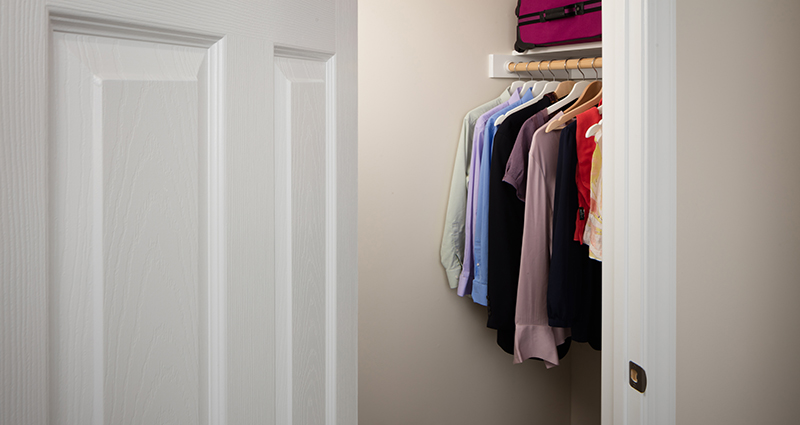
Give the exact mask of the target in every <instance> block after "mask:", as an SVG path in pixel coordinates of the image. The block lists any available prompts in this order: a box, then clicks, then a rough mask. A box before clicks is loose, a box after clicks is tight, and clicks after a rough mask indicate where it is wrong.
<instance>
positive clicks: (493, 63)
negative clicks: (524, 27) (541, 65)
mask: <svg viewBox="0 0 800 425" xmlns="http://www.w3.org/2000/svg"><path fill="white" fill-rule="evenodd" d="M602 46H603V42H602V41H595V42H591V43H581V44H570V45H566V46H555V47H540V48H536V49H531V50H527V51H525V52H523V53H520V52H516V51H515V52H512V53H511V54H507V55H502V54H500V55H496V54H492V55H489V78H518V75H517V74H516V73H513V72H508V63H509V62H530V61H540V60H550V59H578V58H589V57H597V56H602V55H603V47H602ZM530 71H531V74H533V75H534V76H536V75H537V72H536V70H535V69H531V70H530ZM542 71H544V74H545V76H547V77H549V76H550V73H549V72H547V71H545V70H542ZM552 71H553V74H555V75H556V78H567V77H568V76H569V77H580V76H581V74H580V72H579V71H572V72H571V73H569V75H568V74H567V73H565V72H564V71H563V70H556V69H553V70H552ZM598 71H600V77H602V75H603V72H602V70H598ZM583 72H584V73H585V74H586V76H587V77H589V78H590V77H593V76H594V71H592V70H588V71H583ZM523 77H524V73H523Z"/></svg>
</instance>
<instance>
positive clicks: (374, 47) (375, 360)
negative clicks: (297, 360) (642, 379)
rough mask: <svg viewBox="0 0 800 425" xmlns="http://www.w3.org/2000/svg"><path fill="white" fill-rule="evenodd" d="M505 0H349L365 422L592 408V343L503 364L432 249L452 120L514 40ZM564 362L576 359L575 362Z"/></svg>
mask: <svg viewBox="0 0 800 425" xmlns="http://www.w3.org/2000/svg"><path fill="white" fill-rule="evenodd" d="M515 5H516V0H502V1H484V0H448V1H430V0H406V1H402V2H397V1H388V0H382V1H381V0H362V1H360V2H359V419H360V423H362V424H364V425H379V424H385V425H395V424H396V425H408V424H421V425H427V424H431V425H434V424H435V425H439V424H459V425H471V424H475V425H478V424H480V425H486V424H494V423H517V424H523V423H525V424H527V423H532V422H533V421H534V420H536V421H537V423H548V424H552V425H558V424H569V423H570V417H571V416H572V417H576V418H584V417H586V416H595V417H597V416H598V412H599V360H598V359H599V356H598V355H597V353H595V352H591V350H588V349H580V348H579V349H577V350H574V351H573V353H571V354H570V356H568V359H567V360H566V361H565V362H564V363H563V364H562V366H561V367H558V368H555V369H552V370H549V371H548V370H546V369H545V367H544V365H543V364H542V363H539V362H534V361H530V362H526V363H525V364H522V365H513V364H512V358H511V356H509V355H508V354H505V353H504V352H503V351H502V350H501V349H500V348H499V347H498V346H497V344H496V342H495V332H494V331H490V330H489V329H487V328H486V311H485V309H484V308H483V307H480V306H478V305H475V304H473V303H472V301H471V300H469V299H466V298H459V297H457V296H456V294H455V292H454V291H453V290H451V289H449V287H448V285H447V280H446V277H445V273H444V270H443V268H442V266H441V265H440V263H439V245H440V243H441V237H442V229H443V224H444V216H445V208H446V203H447V197H448V192H449V185H450V177H451V172H452V166H453V160H454V155H455V150H456V142H457V139H458V132H459V130H460V126H461V120H462V118H463V116H464V114H465V113H466V112H467V111H469V110H470V109H472V108H473V107H475V106H477V105H479V104H481V103H484V102H486V101H487V100H489V99H491V98H493V97H496V96H497V95H499V94H500V91H501V90H502V89H503V88H505V87H506V85H507V84H508V81H497V80H490V79H489V78H488V77H487V72H488V65H487V61H488V54H489V53H501V52H509V51H511V50H512V49H513V43H514V7H515ZM581 348H585V347H581ZM581 359H586V360H585V361H584V360H581ZM592 362H596V363H597V365H596V366H594V367H593V366H591V365H592ZM573 363H580V365H581V367H579V368H576V372H575V373H573V371H572V367H571V365H572V364H573ZM572 382H575V383H576V385H574V387H575V388H576V396H575V397H574V400H575V401H574V403H571V399H572V397H571V396H572V391H573V385H572ZM538 421H542V422H538ZM584 423H585V422H584Z"/></svg>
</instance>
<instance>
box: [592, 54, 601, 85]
mask: <svg viewBox="0 0 800 425" xmlns="http://www.w3.org/2000/svg"><path fill="white" fill-rule="evenodd" d="M596 60H597V58H596V57H594V58H592V70H593V71H594V79H595V80H599V79H600V73H599V72H597V68H595V67H594V61H596Z"/></svg>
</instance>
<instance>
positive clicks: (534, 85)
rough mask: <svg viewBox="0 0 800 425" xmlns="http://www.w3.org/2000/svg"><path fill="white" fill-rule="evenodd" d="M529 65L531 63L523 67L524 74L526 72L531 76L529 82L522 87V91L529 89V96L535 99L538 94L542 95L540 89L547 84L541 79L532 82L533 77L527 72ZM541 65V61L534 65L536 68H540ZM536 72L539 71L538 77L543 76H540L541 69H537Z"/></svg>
mask: <svg viewBox="0 0 800 425" xmlns="http://www.w3.org/2000/svg"><path fill="white" fill-rule="evenodd" d="M530 64H531V63H530V62H528V64H527V65H525V72H527V73H528V75H530V76H531V80H530V81H528V82H527V83H525V85H523V86H522V91H523V92H525V90H527V89H531V95H533V96H534V97H536V96H538V95H539V94H541V93H542V89H544V85H545V84H547V81H545V80H544V79H541V80H538V81H534V80H533V75H532V74H531V73H530V72H529V71H528V66H530ZM541 64H542V62H541V61H539V62H537V63H536V66H537V68H540V67H541ZM538 71H539V74H540V75H542V76H544V74H542V71H541V69H538Z"/></svg>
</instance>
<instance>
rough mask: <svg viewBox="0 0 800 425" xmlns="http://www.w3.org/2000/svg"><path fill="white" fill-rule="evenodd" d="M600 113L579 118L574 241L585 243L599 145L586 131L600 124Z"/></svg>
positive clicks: (586, 114)
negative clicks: (593, 160) (584, 235)
mask: <svg viewBox="0 0 800 425" xmlns="http://www.w3.org/2000/svg"><path fill="white" fill-rule="evenodd" d="M600 118H601V115H600V112H599V111H598V110H597V108H592V109H589V110H588V111H586V112H584V113H582V114H579V115H578V116H577V118H576V119H577V124H578V127H577V129H576V132H577V134H576V135H575V138H576V142H577V147H578V166H577V167H576V168H575V183H577V185H578V213H577V214H576V217H575V236H574V239H575V240H576V241H578V242H580V243H583V229H584V228H585V227H586V220H587V219H588V218H589V204H590V203H591V189H590V187H589V186H590V184H591V174H592V155H593V154H594V149H595V147H596V146H597V143H595V141H594V137H588V138H587V137H586V131H587V130H589V127H591V126H592V125H594V124H597V123H598V122H600Z"/></svg>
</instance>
